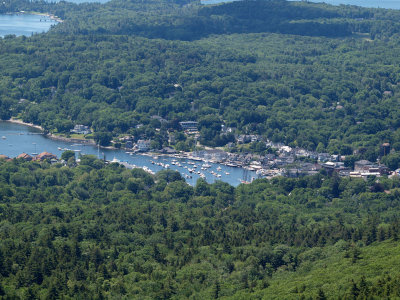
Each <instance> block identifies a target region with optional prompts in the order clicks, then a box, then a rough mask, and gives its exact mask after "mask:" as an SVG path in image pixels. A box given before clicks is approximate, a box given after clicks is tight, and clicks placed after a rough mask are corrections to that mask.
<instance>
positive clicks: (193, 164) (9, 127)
mask: <svg viewBox="0 0 400 300" xmlns="http://www.w3.org/2000/svg"><path fill="white" fill-rule="evenodd" d="M67 149H68V150H73V151H75V153H76V157H78V156H79V155H85V154H93V155H96V156H98V157H100V158H101V159H103V158H105V159H106V160H109V161H112V160H114V159H115V160H118V161H120V162H126V163H128V164H131V165H136V166H138V167H147V168H148V169H149V170H151V171H153V172H158V171H161V170H163V169H167V168H168V169H170V170H175V171H178V172H179V173H181V174H182V176H183V177H184V178H185V179H186V181H187V182H188V183H189V184H191V185H194V184H196V181H197V180H198V179H199V178H200V176H201V174H203V175H202V176H204V179H205V180H207V182H209V183H213V182H215V181H216V180H221V181H224V182H227V183H229V184H231V185H233V186H237V185H238V184H240V183H241V181H242V180H244V181H250V180H252V179H254V178H258V175H257V174H256V172H254V171H249V170H246V169H243V168H238V167H229V166H226V165H223V164H218V163H213V162H204V161H198V160H191V159H188V158H175V157H170V156H152V155H144V154H133V155H131V154H129V153H126V150H118V149H103V148H98V147H97V146H96V145H91V144H82V143H70V142H65V141H59V140H54V139H51V138H48V137H46V136H45V135H43V134H42V133H41V131H40V130H38V129H35V128H32V127H29V126H25V125H20V124H14V123H10V122H1V121H0V154H3V155H7V156H9V157H16V156H18V155H19V154H21V153H28V154H29V155H35V154H36V153H41V152H45V151H46V152H50V153H52V154H55V155H57V157H59V158H60V157H61V154H62V153H63V151H65V150H67ZM207 165H208V166H209V167H207ZM202 168H203V170H202ZM189 169H192V172H190V171H189ZM198 173H200V174H198Z"/></svg>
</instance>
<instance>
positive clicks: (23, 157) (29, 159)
mask: <svg viewBox="0 0 400 300" xmlns="http://www.w3.org/2000/svg"><path fill="white" fill-rule="evenodd" d="M19 158H21V159H23V160H26V161H31V160H32V159H33V157H32V156H30V155H29V154H27V153H21V154H20V155H18V156H17V159H19Z"/></svg>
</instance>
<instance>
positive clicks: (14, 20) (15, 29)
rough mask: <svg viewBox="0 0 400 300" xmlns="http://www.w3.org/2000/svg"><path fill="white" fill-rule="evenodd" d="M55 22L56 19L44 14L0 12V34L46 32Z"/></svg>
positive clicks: (27, 34) (2, 35) (29, 34)
mask: <svg viewBox="0 0 400 300" xmlns="http://www.w3.org/2000/svg"><path fill="white" fill-rule="evenodd" d="M55 24H57V22H56V21H54V20H51V19H50V18H48V17H45V16H37V15H25V14H24V15H2V14H0V36H1V37H4V36H5V35H9V34H15V35H16V36H20V35H25V36H31V35H32V34H33V33H42V32H46V31H48V30H49V29H50V26H51V25H55Z"/></svg>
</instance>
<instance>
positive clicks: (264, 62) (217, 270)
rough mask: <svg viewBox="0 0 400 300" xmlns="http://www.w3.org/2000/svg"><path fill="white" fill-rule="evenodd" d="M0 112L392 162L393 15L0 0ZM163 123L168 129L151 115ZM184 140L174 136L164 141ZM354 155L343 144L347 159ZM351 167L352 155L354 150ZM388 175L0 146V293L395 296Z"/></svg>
mask: <svg viewBox="0 0 400 300" xmlns="http://www.w3.org/2000/svg"><path fill="white" fill-rule="evenodd" d="M20 11H25V12H42V13H44V12H45V13H51V14H53V15H56V16H58V17H61V18H62V19H63V22H62V23H59V24H57V25H56V26H53V27H52V28H51V30H50V31H49V32H47V33H45V34H35V35H32V36H30V37H24V36H21V37H16V36H13V35H8V36H5V37H3V38H0V68H1V70H2V71H1V73H0V118H1V119H5V120H6V119H9V118H11V117H18V118H21V119H22V120H24V121H25V122H32V123H34V124H38V125H41V126H42V127H43V128H44V129H45V130H46V131H47V132H51V133H65V134H66V133H69V131H70V129H71V128H73V127H74V125H76V124H83V125H87V126H90V128H91V129H92V130H94V135H93V137H95V138H96V139H97V140H98V141H99V142H100V141H101V143H102V144H104V145H105V144H107V143H108V142H109V141H110V140H111V138H113V137H118V136H121V135H126V134H129V135H134V136H135V137H145V138H149V139H151V140H152V141H153V142H154V143H156V144H157V143H158V145H159V147H161V146H162V145H163V143H164V141H165V139H166V138H168V132H173V131H180V130H181V128H180V126H179V122H180V121H185V120H193V121H198V122H199V131H200V141H201V142H202V143H203V144H204V145H209V146H224V145H225V144H226V143H227V142H229V141H230V137H228V138H225V137H222V136H221V135H220V133H221V125H225V126H226V127H231V128H233V129H234V130H235V133H245V134H252V133H253V134H259V135H261V136H264V137H265V138H268V139H270V140H272V141H274V142H283V143H286V144H288V145H290V146H293V147H296V146H299V147H304V148H306V149H314V150H315V149H316V150H317V151H319V152H330V153H336V154H343V155H349V154H352V153H353V151H354V150H357V152H356V153H357V156H355V157H356V158H357V159H363V158H365V159H369V160H371V161H376V158H377V157H378V153H379V145H380V144H381V143H382V142H389V143H390V144H391V146H392V149H394V153H391V154H390V155H388V156H385V157H384V158H382V162H384V163H386V164H387V165H389V166H390V167H391V168H392V169H395V168H397V167H398V166H399V163H400V154H399V151H400V129H399V128H400V101H399V81H400V77H399V74H400V67H399V66H400V43H399V42H400V36H399V32H400V31H399V29H400V28H399V25H400V11H395V10H383V9H367V8H360V7H354V6H338V7H333V6H329V5H325V4H313V3H308V2H289V1H282V0H281V1H278V0H276V1H267V0H265V1H261V0H255V1H238V2H232V3H226V4H220V5H202V4H200V3H199V2H198V1H190V0H187V1H185V0H176V1H167V0H149V1H140V0H112V1H110V2H108V3H106V4H102V5H101V4H96V3H94V4H93V3H92V4H87V3H86V4H79V5H78V4H72V3H68V2H64V1H61V2H58V3H48V2H45V1H29V0H4V1H2V3H0V12H1V13H16V12H20ZM154 115H156V116H158V117H162V118H163V119H164V120H165V122H161V121H160V120H159V119H157V118H152V116H154ZM177 136H178V137H179V136H183V139H184V135H183V134H181V135H179V134H177ZM353 158H354V157H353ZM353 163H354V162H353ZM399 199H400V179H399V178H398V177H396V176H395V177H393V178H390V179H389V178H387V177H380V178H379V179H376V178H375V177H373V176H372V177H369V178H367V179H366V180H363V179H358V178H340V177H338V176H336V175H335V173H334V175H328V174H326V172H325V171H323V170H322V171H320V172H319V173H318V174H317V175H314V176H310V177H303V178H298V179H291V178H283V177H277V178H273V179H271V180H267V179H259V180H255V181H254V182H253V183H251V184H241V185H239V186H238V187H236V188H234V187H232V186H230V185H228V184H226V183H223V182H221V181H217V182H215V183H213V184H208V183H207V182H205V181H204V180H199V181H197V183H196V185H195V186H190V185H188V184H187V183H186V182H185V180H184V179H183V178H182V177H181V175H180V174H179V173H176V172H173V171H170V170H164V171H162V172H159V173H157V174H156V175H154V176H153V175H149V174H148V173H146V172H144V171H143V170H141V169H133V170H128V169H126V168H124V167H123V166H121V165H119V164H116V163H113V164H106V163H105V162H104V161H102V160H98V159H96V158H95V157H92V156H82V157H80V161H79V163H78V161H77V160H75V158H74V157H69V159H67V162H66V163H65V164H61V163H56V164H53V165H51V164H50V163H49V162H37V161H34V162H25V161H23V160H21V159H11V160H4V159H0V299H213V298H214V299H216V298H222V299H395V298H399V297H400V271H399V270H400V265H399V261H400V260H399V258H400V246H399V242H398V240H399V236H400V219H399V213H400V202H399Z"/></svg>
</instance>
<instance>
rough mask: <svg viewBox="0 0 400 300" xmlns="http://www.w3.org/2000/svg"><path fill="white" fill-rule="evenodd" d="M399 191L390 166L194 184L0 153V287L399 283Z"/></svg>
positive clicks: (128, 294) (392, 291)
mask: <svg viewBox="0 0 400 300" xmlns="http://www.w3.org/2000/svg"><path fill="white" fill-rule="evenodd" d="M399 197H400V180H399V179H398V178H395V179H384V178H381V180H380V182H376V181H375V180H374V179H373V178H371V180H368V181H364V180H363V179H351V178H347V179H341V178H339V177H335V176H333V177H328V176H327V175H326V174H324V173H323V172H322V173H320V174H318V175H315V176H312V177H305V178H301V179H288V178H276V179H273V180H271V181H268V180H266V179H262V180H257V181H255V182H253V183H252V184H249V185H240V186H238V187H237V188H233V187H232V186H229V185H228V184H226V183H223V182H216V183H214V184H208V183H206V182H205V181H204V180H201V179H200V180H198V182H197V183H196V185H195V186H193V187H192V186H189V185H187V184H186V183H185V181H184V180H183V178H182V177H181V176H180V174H179V173H177V172H175V171H170V170H164V171H161V172H159V173H157V174H156V175H155V176H152V175H149V174H147V173H145V172H144V171H143V170H141V169H133V170H128V169H125V168H124V167H122V166H120V165H119V164H117V163H113V164H108V165H105V164H104V162H103V161H101V160H97V159H96V158H95V157H92V156H83V157H81V161H80V164H79V165H78V166H77V165H76V162H75V160H74V158H73V157H72V158H70V159H69V160H68V164H67V165H66V166H63V165H61V164H55V165H50V164H49V163H47V162H25V161H23V160H22V159H18V160H17V159H13V160H11V161H5V160H0V270H1V273H0V279H1V280H0V297H1V296H2V297H3V299H39V298H40V299H59V298H63V299H105V298H106V299H107V298H108V299H125V298H126V299H169V298H172V299H188V298H190V299H211V298H226V299H227V298H229V299H261V298H265V299H272V298H276V299H326V298H321V295H325V297H328V298H329V299H330V298H334V299H375V298H373V297H377V298H383V297H388V298H390V297H398V296H399V295H400V294H399V293H400V281H399V280H400V277H399V276H400V274H399V270H400V268H399V267H400V265H399V259H398V258H399V256H400V247H399V244H398V238H399V234H400V220H399V218H398V216H399V211H400V202H399ZM382 270H384V271H382ZM318 297H320V298H318ZM368 297H370V298H368Z"/></svg>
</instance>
